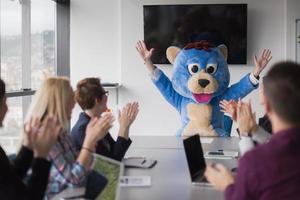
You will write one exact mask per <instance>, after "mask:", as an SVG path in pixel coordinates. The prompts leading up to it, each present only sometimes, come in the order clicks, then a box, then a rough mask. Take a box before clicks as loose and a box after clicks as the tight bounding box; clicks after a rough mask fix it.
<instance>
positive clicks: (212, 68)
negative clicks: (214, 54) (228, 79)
mask: <svg viewBox="0 0 300 200" xmlns="http://www.w3.org/2000/svg"><path fill="white" fill-rule="evenodd" d="M217 69H218V66H217V64H207V65H206V69H205V71H206V73H208V74H214V73H216V71H217Z"/></svg>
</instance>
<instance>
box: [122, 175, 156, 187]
mask: <svg viewBox="0 0 300 200" xmlns="http://www.w3.org/2000/svg"><path fill="white" fill-rule="evenodd" d="M120 186H121V187H149V186H151V177H150V176H122V177H121V178H120Z"/></svg>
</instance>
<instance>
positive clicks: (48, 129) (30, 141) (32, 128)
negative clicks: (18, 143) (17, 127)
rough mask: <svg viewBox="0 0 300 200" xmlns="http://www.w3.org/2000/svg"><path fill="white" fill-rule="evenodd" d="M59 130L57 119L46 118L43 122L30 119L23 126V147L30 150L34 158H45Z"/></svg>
mask: <svg viewBox="0 0 300 200" xmlns="http://www.w3.org/2000/svg"><path fill="white" fill-rule="evenodd" d="M60 130H61V126H60V125H59V124H58V120H57V117H54V116H46V117H45V119H44V121H43V122H41V121H40V119H39V118H37V117H32V118H30V120H29V122H27V123H26V124H25V126H24V133H25V134H24V139H23V145H24V146H26V147H28V148H30V149H32V150H33V152H34V155H35V157H40V158H46V157H47V156H48V153H49V151H50V149H51V147H52V146H53V144H55V143H56V141H57V137H58V135H59V133H60Z"/></svg>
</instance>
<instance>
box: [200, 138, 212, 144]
mask: <svg viewBox="0 0 300 200" xmlns="http://www.w3.org/2000/svg"><path fill="white" fill-rule="evenodd" d="M200 141H201V143H202V144H211V143H212V142H213V141H214V138H207V137H201V138H200Z"/></svg>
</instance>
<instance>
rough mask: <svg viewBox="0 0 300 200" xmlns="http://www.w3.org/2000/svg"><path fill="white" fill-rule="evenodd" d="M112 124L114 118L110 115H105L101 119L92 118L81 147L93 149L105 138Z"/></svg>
mask: <svg viewBox="0 0 300 200" xmlns="http://www.w3.org/2000/svg"><path fill="white" fill-rule="evenodd" d="M113 122H114V117H113V115H112V114H111V113H106V114H105V115H104V116H102V117H101V118H98V117H95V118H93V119H92V120H91V121H90V123H89V124H88V125H87V128H86V133H85V139H84V142H83V147H87V148H90V149H94V148H95V146H96V143H97V142H98V141H99V140H101V139H102V138H104V137H105V136H106V134H107V133H108V130H109V129H110V128H111V127H112V123H113Z"/></svg>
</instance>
